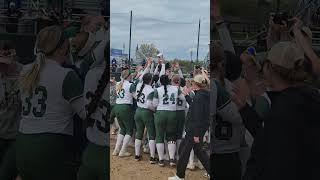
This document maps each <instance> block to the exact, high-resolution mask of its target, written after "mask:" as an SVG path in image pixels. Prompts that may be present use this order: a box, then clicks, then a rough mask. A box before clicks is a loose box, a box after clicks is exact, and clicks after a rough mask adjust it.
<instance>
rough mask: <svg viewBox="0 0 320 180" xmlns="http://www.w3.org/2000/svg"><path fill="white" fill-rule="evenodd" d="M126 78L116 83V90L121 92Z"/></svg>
mask: <svg viewBox="0 0 320 180" xmlns="http://www.w3.org/2000/svg"><path fill="white" fill-rule="evenodd" d="M123 83H124V79H121V81H120V83H119V84H117V85H116V92H117V93H119V92H120V91H121V89H122V87H123Z"/></svg>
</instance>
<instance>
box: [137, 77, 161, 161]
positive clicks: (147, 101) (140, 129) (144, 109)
mask: <svg viewBox="0 0 320 180" xmlns="http://www.w3.org/2000/svg"><path fill="white" fill-rule="evenodd" d="M142 84H143V83H138V85H137V87H136V91H135V94H134V96H135V98H136V99H137V106H138V108H137V110H136V113H135V116H134V119H135V123H136V128H137V130H136V140H135V147H136V148H135V150H136V151H135V153H136V156H140V147H141V143H142V142H141V140H142V138H143V133H144V128H145V127H146V128H147V132H148V136H149V147H150V150H151V152H150V154H151V157H153V158H154V155H155V137H156V130H155V126H154V119H153V112H152V111H151V110H150V109H149V108H150V107H152V106H153V105H152V101H153V94H154V89H153V88H152V87H151V86H150V85H147V84H145V86H144V88H143V90H142V92H141V94H140V97H139V98H138V97H137V96H138V94H139V91H140V89H141V86H142Z"/></svg>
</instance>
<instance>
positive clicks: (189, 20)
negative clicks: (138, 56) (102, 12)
mask: <svg viewBox="0 0 320 180" xmlns="http://www.w3.org/2000/svg"><path fill="white" fill-rule="evenodd" d="M110 6H111V7H110V9H111V18H110V21H111V22H110V23H111V48H117V49H122V48H123V44H124V43H125V53H128V50H129V28H130V11H131V10H132V12H133V25H132V42H131V43H132V44H131V54H132V55H131V57H134V55H135V49H136V46H137V44H143V43H153V44H154V45H155V46H156V47H157V48H158V49H159V50H160V51H161V52H163V53H164V56H165V58H166V59H173V58H180V59H190V49H193V59H196V48H197V40H198V39H197V38H198V37H197V35H198V22H199V19H201V31H200V46H199V59H200V60H202V59H204V58H205V56H206V54H207V53H208V51H209V46H208V44H209V42H210V35H209V34H210V33H209V29H210V16H209V14H210V2H209V0H188V1H186V0H111V3H110Z"/></svg>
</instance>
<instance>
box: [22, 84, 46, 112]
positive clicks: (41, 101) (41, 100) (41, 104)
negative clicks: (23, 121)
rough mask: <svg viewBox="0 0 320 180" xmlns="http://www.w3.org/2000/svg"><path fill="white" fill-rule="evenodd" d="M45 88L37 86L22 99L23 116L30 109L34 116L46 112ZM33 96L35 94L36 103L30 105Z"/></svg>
mask: <svg viewBox="0 0 320 180" xmlns="http://www.w3.org/2000/svg"><path fill="white" fill-rule="evenodd" d="M47 95H48V94H47V89H46V88H45V87H43V86H39V87H37V88H36V89H35V91H34V92H33V93H32V94H31V95H30V96H29V97H26V98H25V99H24V101H25V105H23V107H22V108H23V109H22V111H23V112H22V113H23V115H24V116H28V115H29V114H30V112H31V110H32V114H33V115H34V116H35V117H42V116H43V115H44V114H45V113H46V109H47V104H46V101H47ZM34 96H37V97H38V98H37V104H36V105H32V103H31V100H33V98H34Z"/></svg>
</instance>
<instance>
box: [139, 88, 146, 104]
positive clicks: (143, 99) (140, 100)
mask: <svg viewBox="0 0 320 180" xmlns="http://www.w3.org/2000/svg"><path fill="white" fill-rule="evenodd" d="M137 93H138V94H139V93H140V91H137ZM145 98H146V95H145V94H143V93H141V94H140V97H139V98H138V102H140V103H142V104H144V103H145V102H146V101H145Z"/></svg>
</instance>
